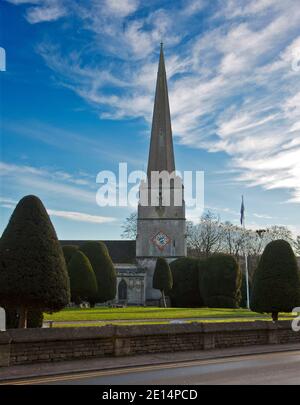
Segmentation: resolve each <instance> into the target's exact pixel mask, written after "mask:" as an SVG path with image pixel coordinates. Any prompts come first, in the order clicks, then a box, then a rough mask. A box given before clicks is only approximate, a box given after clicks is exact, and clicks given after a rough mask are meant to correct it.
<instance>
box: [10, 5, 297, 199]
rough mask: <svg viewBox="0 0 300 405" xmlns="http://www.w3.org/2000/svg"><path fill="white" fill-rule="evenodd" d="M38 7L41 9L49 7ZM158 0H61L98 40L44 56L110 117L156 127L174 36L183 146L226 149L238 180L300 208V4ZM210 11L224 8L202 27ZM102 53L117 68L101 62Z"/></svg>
mask: <svg viewBox="0 0 300 405" xmlns="http://www.w3.org/2000/svg"><path fill="white" fill-rule="evenodd" d="M11 2H15V3H18V1H17V0H11ZM21 2H23V1H21V0H20V1H19V3H21ZM23 3H24V2H23ZM34 3H35V5H32V6H31V7H32V8H35V7H38V8H40V7H41V5H40V3H39V2H38V1H36V2H34ZM46 3H47V2H46ZM55 3H56V1H54V2H53V4H55ZM155 4H157V7H156V8H155V9H154V8H151V7H149V6H148V8H147V7H145V5H144V3H143V2H141V1H135V0H132V1H130V0H126V1H125V0H124V1H117V0H114V1H106V0H103V1H91V2H89V5H88V6H87V5H86V3H85V2H68V1H67V0H65V1H61V2H60V5H61V6H62V7H63V8H65V9H67V10H68V12H70V10H72V13H74V14H75V15H76V16H77V18H78V19H79V20H80V21H81V24H82V27H83V28H84V29H85V30H87V31H88V32H89V33H90V34H91V38H89V46H86V47H83V48H81V49H78V48H74V49H73V50H72V51H71V52H69V53H66V52H62V51H61V49H60V47H59V45H55V46H54V45H53V44H51V43H43V44H41V45H40V46H39V47H38V52H39V53H40V55H41V56H42V57H43V58H44V60H45V62H46V63H47V65H48V66H49V67H50V68H51V69H52V70H53V71H54V72H55V73H56V75H57V78H58V81H59V82H60V83H63V85H65V86H67V87H68V88H70V89H72V90H73V91H74V92H76V93H77V94H78V95H79V96H81V97H82V98H83V99H84V100H86V101H87V102H88V103H89V104H91V105H92V106H93V108H95V110H96V111H98V112H99V115H100V117H102V118H112V119H120V118H131V117H144V118H145V119H146V120H147V121H148V122H150V121H151V115H152V106H153V88H154V82H155V73H156V64H157V55H154V50H155V49H157V48H158V43H159V42H160V41H161V39H164V38H165V39H166V42H167V44H166V45H167V49H166V56H167V61H166V62H167V70H168V76H169V90H170V104H171V110H172V118H173V129H174V134H175V135H176V136H177V139H178V141H179V142H180V143H181V144H184V145H187V146H190V147H194V148H205V149H206V150H208V151H210V152H225V153H226V154H227V155H228V157H229V165H228V168H229V169H234V170H235V172H234V173H235V174H234V173H232V176H233V177H234V178H235V179H236V180H238V181H242V182H245V183H246V184H247V185H249V186H260V187H262V188H264V189H278V188H280V189H285V190H288V191H289V192H290V199H289V201H290V202H297V203H299V202H300V189H299V184H300V168H299V158H298V160H297V157H299V153H300V149H299V148H300V145H299V142H298V139H299V135H300V110H299V105H300V99H299V95H300V80H299V77H300V76H299V74H300V72H299V71H295V69H294V70H293V68H292V63H293V60H295V58H296V57H298V56H297V55H299V53H300V50H299V48H300V39H299V26H300V8H299V6H298V4H297V2H295V1H294V0H286V1H284V2H283V1H281V0H228V1H226V2H224V1H217V2H216V6H215V7H212V6H211V2H207V1H200V0H199V1H196V0H190V1H185V2H179V4H181V7H177V8H175V7H171V6H170V5H168V6H166V5H164V3H163V2H162V3H160V2H156V3H155ZM208 9H209V10H214V11H213V13H214V14H213V13H212V12H211V11H210V13H211V14H208V15H206V16H205V18H206V21H209V24H207V25H206V26H205V29H203V30H202V29H201V30H200V29H199V28H198V30H197V26H199V22H198V21H197V22H195V21H194V18H195V16H198V13H201V12H202V11H203V10H205V11H207V10H208ZM215 10H217V11H215ZM29 11H30V8H29V9H27V12H29ZM191 32H193V35H192V36H191V37H190V36H189V35H187V34H190V33H191ZM99 55H101V56H102V55H105V56H106V57H109V58H110V61H111V62H110V63H105V65H104V64H101V62H99V63H98V62H97V63H95V60H97V61H98V60H101V58H99ZM91 56H93V57H91ZM97 57H98V58H97ZM299 59H300V57H299ZM106 61H107V60H106Z"/></svg>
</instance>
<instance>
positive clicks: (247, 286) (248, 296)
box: [241, 196, 250, 309]
mask: <svg viewBox="0 0 300 405" xmlns="http://www.w3.org/2000/svg"><path fill="white" fill-rule="evenodd" d="M241 211H242V217H241V219H242V224H243V228H244V233H245V234H246V224H245V214H244V211H245V207H244V196H242V209H241ZM245 247H246V246H245V244H244V248H245ZM244 253H245V273H246V292H247V308H248V309H250V294H249V274H248V255H247V250H246V248H245V252H244Z"/></svg>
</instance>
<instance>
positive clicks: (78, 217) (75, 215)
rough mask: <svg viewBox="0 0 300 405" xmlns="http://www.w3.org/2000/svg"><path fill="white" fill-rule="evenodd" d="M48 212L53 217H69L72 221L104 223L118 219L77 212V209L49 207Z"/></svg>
mask: <svg viewBox="0 0 300 405" xmlns="http://www.w3.org/2000/svg"><path fill="white" fill-rule="evenodd" d="M47 211H48V214H49V215H50V216H52V217H59V218H64V219H68V220H71V221H79V222H88V223H93V224H104V223H109V222H113V221H116V218H113V217H104V216H99V215H91V214H87V213H84V212H76V211H57V210H51V209H47Z"/></svg>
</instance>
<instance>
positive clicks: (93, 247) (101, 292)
mask: <svg viewBox="0 0 300 405" xmlns="http://www.w3.org/2000/svg"><path fill="white" fill-rule="evenodd" d="M81 251H82V252H83V253H84V254H85V255H86V256H87V258H88V259H89V261H90V262H91V265H92V267H93V270H94V272H95V276H96V280H97V287H98V290H97V294H96V295H95V297H94V299H93V300H90V302H91V304H95V303H97V302H99V303H101V302H106V301H109V300H112V299H114V298H115V296H116V288H117V275H116V270H115V268H114V265H113V262H112V260H111V258H110V256H109V253H108V250H107V248H106V246H105V244H104V243H103V242H95V241H94V242H87V243H85V244H84V245H83V246H82V247H81Z"/></svg>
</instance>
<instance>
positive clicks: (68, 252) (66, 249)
mask: <svg viewBox="0 0 300 405" xmlns="http://www.w3.org/2000/svg"><path fill="white" fill-rule="evenodd" d="M78 249H79V248H78V246H76V245H64V246H63V247H62V250H63V253H64V258H65V261H66V263H67V265H68V263H69V261H70V260H71V259H72V257H73V256H74V254H75V253H77V252H78Z"/></svg>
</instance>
